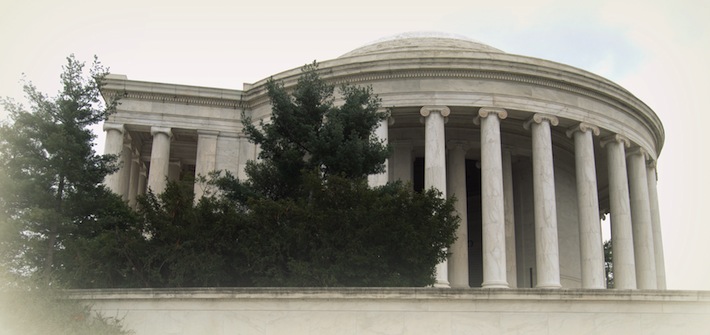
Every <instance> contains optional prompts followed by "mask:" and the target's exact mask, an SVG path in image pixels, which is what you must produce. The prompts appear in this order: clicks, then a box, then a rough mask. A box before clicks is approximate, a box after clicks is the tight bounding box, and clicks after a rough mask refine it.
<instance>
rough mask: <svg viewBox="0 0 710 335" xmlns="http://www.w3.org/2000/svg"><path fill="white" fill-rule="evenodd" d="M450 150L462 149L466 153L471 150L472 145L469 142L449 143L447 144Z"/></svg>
mask: <svg viewBox="0 0 710 335" xmlns="http://www.w3.org/2000/svg"><path fill="white" fill-rule="evenodd" d="M446 147H447V148H448V150H454V149H462V150H463V151H464V152H465V151H468V149H470V148H471V143H470V142H468V141H448V142H446Z"/></svg>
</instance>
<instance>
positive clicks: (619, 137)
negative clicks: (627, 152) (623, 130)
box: [600, 134, 631, 148]
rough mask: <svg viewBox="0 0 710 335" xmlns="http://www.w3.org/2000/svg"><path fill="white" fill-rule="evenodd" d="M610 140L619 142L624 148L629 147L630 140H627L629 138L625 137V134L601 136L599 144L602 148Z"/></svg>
mask: <svg viewBox="0 0 710 335" xmlns="http://www.w3.org/2000/svg"><path fill="white" fill-rule="evenodd" d="M611 142H618V143H621V144H623V145H624V147H625V148H629V147H631V141H629V139H628V138H626V136H623V135H619V134H614V135H610V136H607V137H604V138H602V140H601V142H600V144H601V146H602V148H603V147H605V146H606V145H607V144H609V143H611Z"/></svg>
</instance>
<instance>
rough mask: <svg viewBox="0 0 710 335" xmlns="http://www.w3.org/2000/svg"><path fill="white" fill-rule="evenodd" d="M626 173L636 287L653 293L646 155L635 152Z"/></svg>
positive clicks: (630, 154)
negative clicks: (627, 177) (627, 174)
mask: <svg viewBox="0 0 710 335" xmlns="http://www.w3.org/2000/svg"><path fill="white" fill-rule="evenodd" d="M626 163H627V168H628V170H629V171H628V172H629V195H630V204H631V227H632V231H633V237H634V259H635V261H636V287H637V288H639V289H645V290H655V289H657V288H658V285H657V283H656V259H655V252H654V250H653V223H652V222H651V208H650V204H649V198H648V178H647V177H646V151H645V150H644V149H643V148H640V147H638V148H635V149H634V150H633V151H631V152H629V154H628V156H627V158H626Z"/></svg>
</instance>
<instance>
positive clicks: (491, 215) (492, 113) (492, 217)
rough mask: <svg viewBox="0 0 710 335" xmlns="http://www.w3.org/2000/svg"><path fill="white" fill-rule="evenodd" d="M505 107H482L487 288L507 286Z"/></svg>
mask: <svg viewBox="0 0 710 335" xmlns="http://www.w3.org/2000/svg"><path fill="white" fill-rule="evenodd" d="M506 116H507V113H506V111H505V110H502V109H490V108H481V110H480V111H479V112H478V117H479V122H480V125H481V210H482V215H481V219H482V225H481V234H482V236H483V284H482V286H483V287H484V288H507V287H508V281H507V279H506V277H507V268H506V263H505V261H506V257H505V251H506V248H505V242H506V240H505V198H504V197H503V195H504V194H503V193H504V192H503V162H502V159H503V157H502V149H501V138H500V120H501V119H505V118H506Z"/></svg>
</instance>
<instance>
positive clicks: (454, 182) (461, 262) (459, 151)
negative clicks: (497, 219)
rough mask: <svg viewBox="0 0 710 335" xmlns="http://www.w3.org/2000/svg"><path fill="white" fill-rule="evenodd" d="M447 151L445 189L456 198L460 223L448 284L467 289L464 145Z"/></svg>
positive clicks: (450, 249)
mask: <svg viewBox="0 0 710 335" xmlns="http://www.w3.org/2000/svg"><path fill="white" fill-rule="evenodd" d="M450 147H451V148H450V149H449V161H448V164H447V168H448V172H447V177H448V181H449V184H448V185H447V187H446V189H447V191H448V194H447V196H448V197H449V198H451V197H456V203H455V204H454V209H455V210H456V213H458V215H459V218H461V222H460V223H459V227H458V228H457V229H456V241H454V243H453V244H452V245H451V247H449V253H450V255H449V261H448V267H449V282H450V284H451V287H455V288H465V287H469V274H468V273H469V269H468V264H469V263H468V261H469V260H468V208H467V206H466V199H467V198H466V183H462V182H461V181H462V180H466V150H465V144H463V143H453V144H451V146H450Z"/></svg>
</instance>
